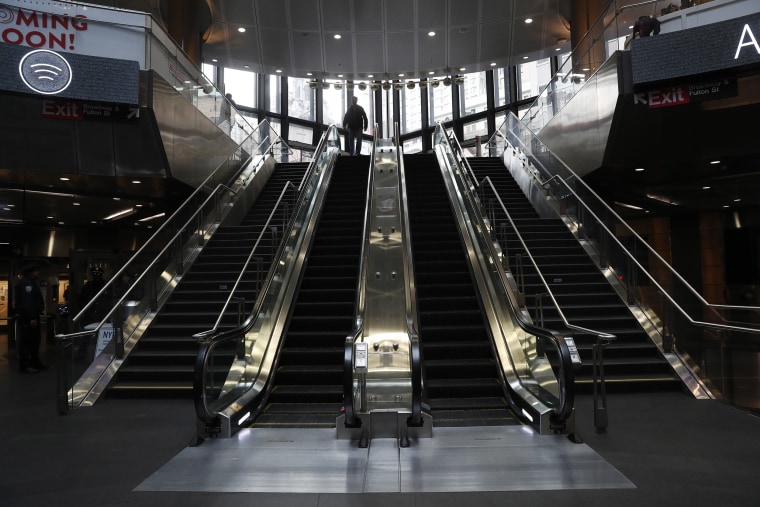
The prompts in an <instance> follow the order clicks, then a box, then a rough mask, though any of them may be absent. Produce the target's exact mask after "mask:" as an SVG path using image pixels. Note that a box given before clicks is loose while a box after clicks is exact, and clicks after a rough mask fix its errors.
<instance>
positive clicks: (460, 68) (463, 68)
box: [459, 67, 467, 72]
mask: <svg viewBox="0 0 760 507" xmlns="http://www.w3.org/2000/svg"><path fill="white" fill-rule="evenodd" d="M459 70H461V71H462V72H464V71H465V70H467V68H465V67H459Z"/></svg>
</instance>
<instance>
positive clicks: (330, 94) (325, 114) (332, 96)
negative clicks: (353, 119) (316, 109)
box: [322, 80, 346, 127]
mask: <svg viewBox="0 0 760 507" xmlns="http://www.w3.org/2000/svg"><path fill="white" fill-rule="evenodd" d="M336 84H338V86H339V88H335V85H336ZM322 85H323V86H322V87H323V89H322V121H324V123H325V124H326V125H331V124H333V123H336V124H338V125H339V126H341V127H342V126H343V115H344V114H345V112H346V89H345V87H344V86H343V83H342V82H339V81H331V80H326V81H325V82H324V83H323V84H322Z"/></svg>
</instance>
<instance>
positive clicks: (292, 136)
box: [288, 123, 314, 145]
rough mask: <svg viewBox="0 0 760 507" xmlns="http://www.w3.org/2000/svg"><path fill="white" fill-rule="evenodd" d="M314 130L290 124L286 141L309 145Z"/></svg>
mask: <svg viewBox="0 0 760 507" xmlns="http://www.w3.org/2000/svg"><path fill="white" fill-rule="evenodd" d="M313 135H314V130H313V129H312V128H310V127H302V126H301V125H294V124H293V123H291V124H290V126H289V127H288V141H297V142H299V143H303V144H308V145H311V143H312V141H313Z"/></svg>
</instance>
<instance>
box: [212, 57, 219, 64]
mask: <svg viewBox="0 0 760 507" xmlns="http://www.w3.org/2000/svg"><path fill="white" fill-rule="evenodd" d="M211 61H212V62H214V63H216V62H218V61H219V60H217V59H216V58H212V59H211Z"/></svg>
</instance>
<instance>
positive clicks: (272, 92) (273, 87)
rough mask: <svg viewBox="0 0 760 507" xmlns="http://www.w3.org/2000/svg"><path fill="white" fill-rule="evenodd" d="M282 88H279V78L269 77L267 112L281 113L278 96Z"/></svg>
mask: <svg viewBox="0 0 760 507" xmlns="http://www.w3.org/2000/svg"><path fill="white" fill-rule="evenodd" d="M281 95H282V88H281V87H280V76H272V75H270V76H269V108H268V109H267V111H270V112H272V113H281V112H282V111H281V110H280V96H281Z"/></svg>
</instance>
